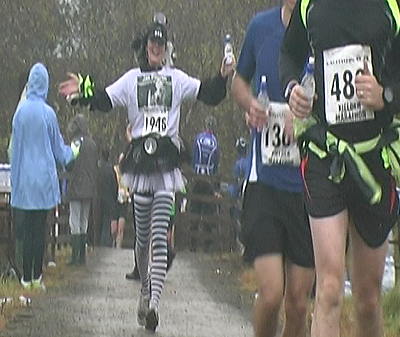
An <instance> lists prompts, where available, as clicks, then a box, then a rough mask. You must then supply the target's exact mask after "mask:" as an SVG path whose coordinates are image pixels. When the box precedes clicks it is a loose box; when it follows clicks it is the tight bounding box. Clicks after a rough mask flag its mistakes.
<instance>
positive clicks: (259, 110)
mask: <svg viewBox="0 0 400 337" xmlns="http://www.w3.org/2000/svg"><path fill="white" fill-rule="evenodd" d="M270 109H271V106H270V101H269V96H268V92H267V77H266V76H262V77H261V83H260V90H259V93H258V96H257V98H253V99H252V100H251V102H250V109H249V111H248V112H247V113H246V115H247V116H246V121H247V124H248V125H249V126H250V127H252V128H256V129H257V131H261V130H262V129H263V127H264V126H265V124H267V122H268V115H269V111H270Z"/></svg>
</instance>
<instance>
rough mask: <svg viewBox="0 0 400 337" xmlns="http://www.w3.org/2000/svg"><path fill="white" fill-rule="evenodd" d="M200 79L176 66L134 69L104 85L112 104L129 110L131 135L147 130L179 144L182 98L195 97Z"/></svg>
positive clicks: (140, 135) (142, 133)
mask: <svg viewBox="0 0 400 337" xmlns="http://www.w3.org/2000/svg"><path fill="white" fill-rule="evenodd" d="M200 83H201V82H200V80H198V79H196V78H193V77H190V76H189V75H187V74H186V73H184V72H183V71H181V70H179V69H176V68H168V67H163V68H162V69H161V70H159V71H151V72H141V70H140V68H134V69H131V70H129V71H128V72H127V73H125V74H124V75H123V76H122V77H120V78H119V79H118V80H117V81H116V82H114V83H113V84H111V85H110V86H108V87H107V88H106V92H107V94H108V96H109V97H110V99H111V104H112V106H113V107H116V106H122V107H126V108H127V110H128V119H129V123H131V125H132V137H133V138H139V137H142V136H145V135H147V134H149V133H158V134H160V135H162V136H165V135H166V136H169V137H170V138H171V139H172V140H173V141H174V143H175V144H176V145H177V146H178V144H179V142H178V133H179V120H180V108H181V104H182V101H184V100H190V99H192V100H194V99H196V97H197V95H198V92H199V88H200Z"/></svg>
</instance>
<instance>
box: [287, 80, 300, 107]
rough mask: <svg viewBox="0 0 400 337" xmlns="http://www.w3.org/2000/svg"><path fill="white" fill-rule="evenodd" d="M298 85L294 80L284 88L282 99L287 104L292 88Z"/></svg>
mask: <svg viewBox="0 0 400 337" xmlns="http://www.w3.org/2000/svg"><path fill="white" fill-rule="evenodd" d="M296 84H298V82H297V81H296V80H291V81H290V82H289V83H288V85H287V86H286V89H285V93H284V98H285V100H286V101H287V102H288V101H289V98H290V94H291V93H292V90H293V88H294V86H295V85H296Z"/></svg>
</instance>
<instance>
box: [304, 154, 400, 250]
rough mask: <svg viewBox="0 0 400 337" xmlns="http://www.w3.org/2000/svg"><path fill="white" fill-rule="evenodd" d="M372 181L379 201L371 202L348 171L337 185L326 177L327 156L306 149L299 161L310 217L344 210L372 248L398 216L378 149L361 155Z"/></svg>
mask: <svg viewBox="0 0 400 337" xmlns="http://www.w3.org/2000/svg"><path fill="white" fill-rule="evenodd" d="M362 158H363V159H364V161H365V163H366V164H367V166H368V167H369V169H370V170H371V173H372V174H373V176H374V177H375V180H376V181H377V182H378V183H379V184H380V185H381V187H382V199H381V201H380V203H378V204H375V205H371V204H370V203H369V202H368V201H367V200H366V199H365V198H364V197H363V196H362V194H361V192H360V189H359V188H358V187H357V185H356V184H355V183H354V182H353V180H352V179H351V177H350V176H349V175H348V174H345V176H344V179H343V181H342V182H341V183H339V184H337V183H334V182H332V181H331V180H329V179H328V176H329V169H330V164H331V161H332V158H331V157H327V158H325V159H320V158H318V157H317V156H316V155H315V154H314V153H312V152H309V153H308V155H307V156H306V158H305V159H304V160H303V164H302V167H303V170H302V171H303V172H304V173H303V179H304V186H305V195H306V207H307V211H308V213H309V214H310V215H311V216H312V217H314V218H324V217H330V216H333V215H336V214H338V213H340V212H341V211H343V210H344V209H347V210H348V212H349V214H350V216H351V218H352V220H353V222H354V224H355V226H356V229H357V232H358V233H359V234H360V236H361V237H362V238H363V240H364V241H365V242H366V243H367V244H368V245H369V246H370V247H373V248H376V247H379V246H380V245H382V244H383V243H384V242H385V240H386V238H387V236H388V234H389V232H390V230H391V228H392V227H393V226H394V225H395V223H396V220H397V216H398V196H397V193H396V186H395V182H394V179H393V177H392V176H391V174H390V170H388V169H385V168H384V166H383V162H382V159H381V156H380V153H378V152H369V153H367V154H365V155H363V156H362Z"/></svg>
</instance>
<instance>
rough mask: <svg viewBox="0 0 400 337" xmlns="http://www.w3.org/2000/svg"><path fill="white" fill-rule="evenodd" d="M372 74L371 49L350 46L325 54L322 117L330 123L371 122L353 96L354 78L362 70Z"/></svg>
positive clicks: (354, 88)
mask: <svg viewBox="0 0 400 337" xmlns="http://www.w3.org/2000/svg"><path fill="white" fill-rule="evenodd" d="M364 60H365V61H366V62H367V64H368V68H369V70H370V72H371V74H372V73H373V72H372V71H373V70H372V61H371V48H370V47H369V46H362V45H350V46H345V47H338V48H334V49H329V50H325V51H324V60H323V62H324V65H323V66H324V86H325V114H326V116H325V117H326V120H327V122H328V123H329V124H342V123H354V122H362V121H367V120H371V119H374V117H375V115H374V112H373V111H372V110H367V109H366V108H365V107H364V106H363V105H362V104H361V102H360V101H359V99H358V97H357V95H356V87H355V77H356V75H359V74H360V73H361V72H362V70H363V68H364Z"/></svg>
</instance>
